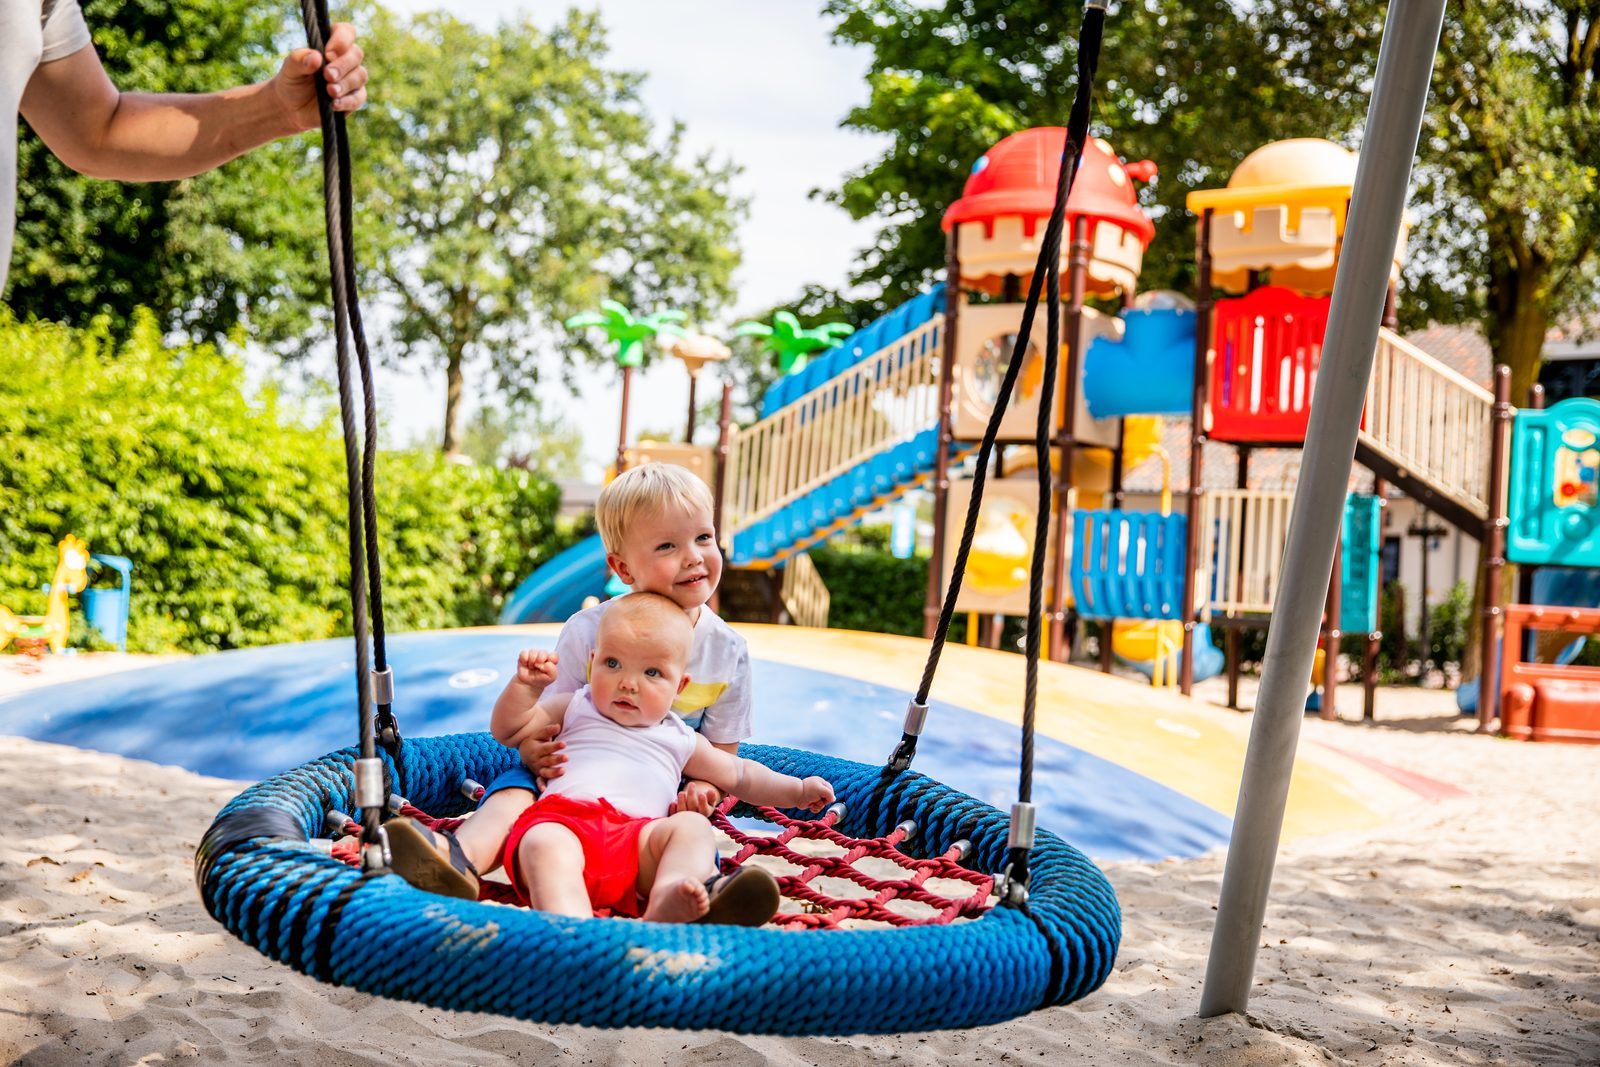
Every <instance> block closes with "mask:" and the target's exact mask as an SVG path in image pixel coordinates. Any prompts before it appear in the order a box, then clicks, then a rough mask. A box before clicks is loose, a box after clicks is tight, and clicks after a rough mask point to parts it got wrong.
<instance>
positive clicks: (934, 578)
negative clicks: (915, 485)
mask: <svg viewBox="0 0 1600 1067" xmlns="http://www.w3.org/2000/svg"><path fill="white" fill-rule="evenodd" d="M958 229H959V228H958V227H951V229H950V238H949V240H948V241H946V242H945V259H944V327H943V329H944V344H943V345H942V346H941V351H940V355H939V433H938V436H937V440H938V444H939V451H938V453H937V454H936V455H935V456H934V458H933V546H932V551H931V552H930V553H929V555H928V598H927V601H926V602H925V603H924V604H923V607H922V636H923V637H925V638H928V639H929V640H932V638H933V635H934V631H936V630H938V628H939V612H940V610H941V609H942V608H943V607H944V549H945V544H944V524H945V514H944V512H945V498H946V497H947V496H948V495H949V493H950V443H951V441H952V440H954V437H953V435H952V434H951V430H950V400H951V394H952V392H953V390H954V384H955V362H956V320H957V318H958V317H959V315H960V313H961V240H960V237H959V234H958Z"/></svg>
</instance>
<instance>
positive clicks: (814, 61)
mask: <svg viewBox="0 0 1600 1067" xmlns="http://www.w3.org/2000/svg"><path fill="white" fill-rule="evenodd" d="M387 3H388V6H389V7H390V8H392V9H394V10H396V11H399V12H402V13H407V14H409V13H414V12H416V11H422V10H430V9H433V10H438V9H442V10H446V11H449V12H451V13H452V14H454V15H456V16H457V17H459V18H462V19H463V20H467V21H471V22H474V23H476V24H478V25H481V26H484V27H489V26H493V25H494V24H496V23H497V22H500V21H503V20H505V19H507V18H510V17H515V16H518V15H520V14H522V13H525V12H531V13H532V15H533V18H534V21H535V23H536V24H538V25H540V26H550V25H553V24H554V23H556V22H558V21H559V20H560V19H561V18H562V17H563V15H564V14H565V12H566V11H567V10H568V9H569V8H570V7H572V6H578V7H582V8H584V9H586V10H598V11H599V12H600V15H601V19H602V21H603V23H604V25H605V26H606V28H607V30H608V31H609V35H610V38H609V39H610V44H611V60H610V65H611V66H612V67H614V68H617V69H626V70H633V71H637V72H640V73H643V74H645V75H647V77H646V80H645V82H644V85H643V86H642V88H641V91H640V95H641V98H642V100H643V102H644V105H645V107H646V109H647V110H648V111H649V112H650V114H651V116H652V118H653V119H654V120H655V123H656V125H657V126H658V127H659V126H665V125H666V124H667V123H669V122H670V121H671V120H673V119H678V120H680V121H681V122H683V123H684V125H685V127H686V131H685V140H686V147H687V148H688V150H690V151H695V152H698V151H703V150H708V149H709V150H710V151H712V152H714V153H715V154H716V155H717V156H719V157H721V158H725V159H731V160H732V161H734V162H735V163H737V164H739V165H740V166H741V167H742V168H743V169H744V172H743V174H741V175H740V177H739V178H738V179H737V181H736V182H735V190H736V192H737V193H738V194H739V195H741V196H743V197H744V198H746V199H747V200H748V201H749V214H748V217H747V218H746V220H745V222H744V224H743V226H742V227H741V230H740V233H739V243H740V246H741V249H742V252H743V257H744V265H743V267H742V268H741V269H740V270H739V272H738V273H737V274H736V275H735V278H734V281H735V285H736V288H737V298H736V299H735V301H734V304H733V306H732V309H731V311H732V312H733V313H734V314H735V315H737V314H738V313H740V312H752V313H753V312H756V311H759V310H762V309H764V308H766V307H769V306H771V305H773V304H775V303H778V302H780V301H783V300H787V299H789V298H790V297H792V296H794V295H796V294H797V293H798V292H799V290H800V287H801V286H802V285H804V284H805V283H806V282H820V283H823V284H829V285H841V284H843V283H844V281H845V278H846V276H847V275H848V274H849V273H850V271H851V268H852V265H853V262H854V260H855V257H856V254H857V252H859V250H860V249H861V248H863V247H865V246H866V245H867V244H868V243H870V241H871V238H872V235H873V233H874V230H875V227H874V226H873V225H872V224H870V222H868V223H858V222H855V221H853V220H852V219H851V218H850V217H849V216H848V215H847V214H845V213H844V212H843V211H842V210H840V209H839V208H837V207H834V206H832V205H830V204H826V203H823V202H821V201H818V200H813V199H811V198H810V197H809V196H808V193H809V192H810V191H811V190H812V189H814V188H819V187H821V188H833V187H837V185H838V184H839V180H840V178H841V177H842V176H843V175H844V174H845V173H847V172H849V171H851V170H854V169H855V168H857V167H859V166H860V165H861V164H863V163H865V162H867V161H869V160H871V159H874V158H876V157H877V156H878V155H879V154H881V153H882V151H883V149H884V148H885V147H886V139H884V138H881V137H878V136H876V135H874V136H868V135H864V134H860V133H856V132H853V131H846V130H841V129H840V128H839V122H840V120H841V119H842V118H843V117H844V116H845V114H846V113H847V112H848V111H849V110H850V109H851V108H852V107H854V106H856V105H857V104H859V103H863V102H865V100H866V95H867V87H866V77H865V75H866V70H867V65H868V60H869V56H868V54H867V53H866V52H865V51H864V50H861V49H854V48H845V47H841V46H837V45H834V44H832V43H831V41H830V38H829V32H828V30H829V27H828V23H827V22H826V21H825V20H824V19H822V18H821V16H820V15H819V14H818V9H819V7H820V6H821V5H820V3H818V2H817V0H805V2H796V0H736V2H732V0H720V2H710V0H668V2H662V0H586V2H582V3H578V4H576V5H572V4H565V3H561V4H555V3H548V2H547V3H537V2H535V3H526V2H524V3H517V2H511V0H387ZM372 91H373V92H374V93H375V94H381V93H382V91H383V88H382V84H381V82H375V83H374V85H373V90H372ZM357 165H359V161H357ZM358 225H359V223H358ZM708 378H710V373H709V372H708V373H707V374H703V375H702V381H701V386H700V396H701V398H702V399H703V398H705V397H708V396H710V395H712V394H713V393H714V391H715V390H716V389H717V388H718V385H717V384H716V383H715V382H714V381H709V380H707V379H708ZM468 385H469V392H470V386H471V385H472V383H471V381H469V383H468ZM379 386H380V389H381V390H382V394H383V400H384V407H383V408H382V409H381V410H383V411H384V412H385V415H384V422H385V425H386V429H387V436H388V437H389V439H390V440H393V441H397V442H401V443H407V442H410V441H412V440H415V439H418V438H424V439H427V440H430V441H437V439H438V436H439V434H440V432H441V430H442V426H443V413H444V377H443V371H442V370H439V371H435V372H433V373H432V374H431V375H427V376H422V375H417V374H409V373H401V372H398V371H396V370H394V369H392V368H385V369H384V370H383V371H381V372H380V380H379ZM556 388H560V387H559V386H556ZM633 395H634V396H635V397H636V398H645V397H647V398H649V399H648V406H647V407H646V406H645V405H644V404H641V403H640V402H639V401H637V400H636V401H635V403H634V412H633V414H632V417H631V418H630V420H629V421H630V424H631V426H632V427H633V429H634V430H635V432H637V430H638V429H639V428H641V427H642V428H647V429H665V428H668V427H675V426H681V425H682V422H683V418H684V412H685V409H686V407H687V402H688V378H687V375H686V374H685V373H684V371H683V368H682V364H680V363H678V361H676V360H665V359H663V360H660V361H659V362H658V363H657V364H656V366H654V367H652V368H651V369H650V370H649V371H648V372H646V373H645V374H644V375H643V376H642V380H641V381H639V382H638V383H637V384H636V388H635V391H634V393H633ZM566 399H568V400H569V401H570V403H569V404H568V406H567V408H566V413H567V416H568V418H569V419H570V420H571V421H572V422H574V423H576V424H577V425H579V426H580V427H581V428H582V431H583V434H584V454H585V461H586V462H585V467H586V470H585V475H586V476H587V477H589V478H591V479H598V477H599V475H600V472H601V469H602V465H603V464H604V463H606V462H608V461H609V460H610V459H611V458H612V457H613V456H614V455H615V451H616V441H617V415H618V410H617V409H618V404H617V378H616V372H615V371H614V370H611V369H609V368H607V369H604V370H596V371H594V372H591V373H586V374H585V375H584V380H583V382H582V384H581V392H580V394H579V395H576V396H572V395H569V396H568V397H566ZM476 401H477V398H476V397H473V396H469V398H468V403H469V405H472V406H476ZM552 407H557V405H552Z"/></svg>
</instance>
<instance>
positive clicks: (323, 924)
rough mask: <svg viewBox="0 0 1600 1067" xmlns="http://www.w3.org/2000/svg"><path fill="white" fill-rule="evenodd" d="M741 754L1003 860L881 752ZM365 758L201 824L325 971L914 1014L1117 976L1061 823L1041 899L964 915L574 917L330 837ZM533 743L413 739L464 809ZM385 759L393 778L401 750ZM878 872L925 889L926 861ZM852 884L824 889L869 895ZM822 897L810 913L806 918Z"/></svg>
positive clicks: (963, 1010)
mask: <svg viewBox="0 0 1600 1067" xmlns="http://www.w3.org/2000/svg"><path fill="white" fill-rule="evenodd" d="M741 755H744V756H746V757H749V758H751V759H756V760H759V761H760V762H762V763H764V764H766V765H767V766H769V767H772V768H773V769H775V770H779V771H782V772H784V773H786V774H793V775H797V776H805V775H810V774H816V775H821V776H822V777H825V778H827V779H828V780H829V781H830V782H832V783H833V786H834V789H835V792H836V793H837V795H838V797H839V799H840V801H841V802H842V803H843V804H844V805H845V808H846V814H845V816H844V818H843V819H842V820H841V821H840V823H839V825H838V827H837V832H839V833H842V834H844V835H846V836H847V837H849V838H853V839H856V840H857V841H872V840H876V839H883V838H887V837H889V836H890V835H892V834H893V833H894V832H895V830H896V827H897V826H899V825H900V824H901V823H902V822H904V821H905V820H912V821H914V822H915V823H916V827H917V829H916V833H915V835H914V837H913V840H914V841H915V842H917V847H916V848H915V850H914V851H915V853H916V854H917V855H920V856H934V857H937V856H941V855H943V854H945V853H947V852H949V851H950V850H951V849H952V847H953V846H955V845H956V844H957V842H958V841H961V840H968V841H970V842H971V845H972V847H971V858H970V860H969V861H968V862H969V866H970V869H971V870H973V871H986V870H999V869H1000V868H1001V867H1002V866H1003V865H1004V861H1005V853H1006V841H1007V832H1008V819H1007V816H1006V814H1005V813H1003V812H1001V811H998V810H996V809H995V808H993V807H991V806H989V805H988V804H984V803H982V802H980V801H977V800H974V799H972V798H971V797H968V796H966V795H964V794H962V793H960V792H958V791H956V790H954V789H951V788H950V787H948V786H944V785H940V784H939V783H938V782H935V781H933V780H932V779H930V778H927V777H926V776H924V775H921V774H918V773H916V772H914V771H907V772H904V773H902V774H900V775H898V776H897V777H895V778H893V779H892V780H891V781H888V782H887V784H885V776H884V772H883V769H882V768H881V767H873V766H868V765H866V764H862V763H854V762H850V761H846V760H840V759H835V758H832V757H829V756H823V755H818V754H815V753H811V752H802V751H798V750H795V749H787V748H775V747H765V746H755V745H746V746H744V748H743V749H742V750H741ZM355 758H356V754H355V752H354V750H351V749H347V750H343V751H340V752H335V753H331V754H329V755H327V756H324V757H322V758H321V759H318V760H315V761H312V762H311V763H307V764H305V765H303V766H301V767H297V768H295V769H294V770H291V771H288V772H286V773H284V774H280V775H277V776H275V777H273V778H269V779H267V780H266V781H264V782H261V783H260V784H258V785H254V786H252V787H250V788H249V789H247V790H245V791H244V792H243V793H242V794H240V795H239V796H238V797H237V798H235V799H234V800H233V801H232V802H231V803H229V804H228V805H227V807H225V808H224V809H223V811H222V813H221V814H220V815H219V816H218V817H217V820H216V822H215V823H214V824H213V825H212V827H211V829H210V830H209V831H208V832H207V834H206V836H205V839H204V841H202V843H201V846H200V852H199V857H198V861H197V864H196V879H197V881H198V882H199V885H200V891H201V895H202V897H203V899H204V901H205V905H206V908H207V910H208V911H210V912H211V914H212V915H213V916H215V917H216V918H217V920H218V921H220V922H221V923H222V924H223V925H224V926H226V927H227V928H228V929H229V930H230V931H232V932H233V933H234V934H235V935H237V936H238V937H239V938H240V939H241V940H243V941H245V942H247V943H249V944H251V945H254V946H255V947H256V948H258V949H260V950H261V951H262V952H263V953H265V954H266V955H268V956H271V957H272V958H273V959H275V960H278V961H279V962H282V963H287V964H289V965H290V966H292V967H294V968H295V969H296V970H300V971H304V972H305V973H306V974H309V975H311V976H312V977H313V978H317V979H319V980H322V981H326V982H332V983H334V984H337V985H345V986H351V987H354V988H356V989H360V990H362V991H364V992H368V993H374V994H377V995H380V996H386V997H396V998H400V999H405V1000H414V1001H418V1002H421V1003H425V1004H430V1005H433V1006H435V1007H441V1008H453V1009H458V1010H463V1011H486V1012H495V1013H497V1014H503V1015H510V1016H514V1017H517V1018H522V1019H527V1020H530V1021H535V1022H545V1023H582V1024H585V1025H590V1026H661V1027H680V1028H696V1029H698V1028H715V1029H722V1030H731V1031H738V1032H746V1033H757V1032H759V1033H781V1034H823V1033H872V1032H878V1033H891V1032H893V1033H904V1032H908V1031H914V1030H926V1029H933V1028H945V1027H966V1026H980V1025H984V1024H987V1023H994V1022H999V1021H1001V1020H1003V1019H1007V1018H1010V1017H1012V1016H1014V1015H1017V1014H1020V1013H1022V1012H1026V1011H1030V1010H1033V1009H1035V1008H1041V1007H1046V1006H1049V1005H1052V1004H1065V1003H1067V1002H1069V1001H1072V1000H1075V999H1077V998H1078V997H1081V996H1083V995H1085V994H1086V993H1089V992H1091V991H1092V990H1094V989H1095V988H1097V987H1098V986H1099V985H1100V984H1101V983H1102V982H1103V981H1105V978H1106V976H1107V975H1108V974H1109V973H1110V970H1111V966H1112V962H1113V960H1114V958H1115V956H1116V950H1117V944H1118V941H1119V939H1120V936H1121V914H1120V911H1119V909H1118V906H1117V901H1116V896H1115V894H1114V893H1113V891H1112V889H1111V886H1110V884H1109V883H1108V882H1107V881H1106V878H1105V876H1104V875H1103V874H1101V872H1100V871H1099V869H1098V868H1096V867H1095V866H1094V864H1092V863H1091V862H1090V861H1089V860H1088V859H1087V858H1086V857H1085V856H1084V855H1083V854H1082V853H1081V852H1079V851H1078V850H1077V849H1075V848H1073V847H1072V846H1071V845H1068V844H1066V843H1065V842H1063V841H1061V840H1060V839H1059V838H1057V837H1055V836H1054V835H1053V834H1050V833H1048V832H1040V833H1039V835H1038V839H1037V842H1036V844H1035V845H1034V848H1033V850H1032V858H1031V864H1032V879H1031V881H1030V883H1029V886H1028V899H1027V903H1026V905H1024V906H1023V907H1020V908H1019V907H987V901H985V902H984V904H983V905H982V906H983V907H984V908H985V910H983V912H982V914H981V915H980V916H979V917H978V918H976V919H974V920H972V921H964V922H963V921H957V922H953V923H949V924H947V925H935V924H934V923H932V922H920V923H916V924H909V923H908V924H907V925H904V926H900V927H896V928H890V929H851V930H832V931H829V930H817V931H809V930H800V929H781V928H773V927H764V928H760V929H753V930H752V929H747V928H743V927H734V926H703V925H693V924H690V925H669V924H663V923H646V922H641V921H633V920H623V919H569V918H563V917H560V916H554V915H548V914H545V913H543V912H538V911H532V910H529V909H525V908H515V907H506V906H502V905H498V904H493V903H475V902H471V901H460V900H454V899H451V898H447V897H441V896H435V895H433V894H430V893H424V892H422V891H420V890H417V889H413V888H412V887H411V886H409V885H407V884H406V883H405V882H404V881H402V880H401V879H400V878H398V877H391V876H387V875H378V876H375V875H372V874H370V873H366V872H363V871H361V870H358V869H356V868H353V867H351V866H350V865H349V864H347V863H345V862H343V861H341V860H340V859H338V858H336V857H334V856H332V855H330V854H329V853H328V852H327V851H326V850H324V849H323V848H320V847H316V846H314V845H313V844H312V839H313V838H315V837H317V836H318V835H319V834H324V835H325V833H326V831H325V829H324V820H325V817H326V815H327V813H328V812H330V811H335V812H340V811H346V810H349V809H350V807H351V806H352V805H353V797H352V785H353V778H352V767H353V764H354V762H355ZM516 758H517V757H516V753H515V752H513V751H512V750H510V749H507V748H505V747H504V746H502V745H500V744H499V743H498V742H496V741H495V740H494V739H493V738H491V737H490V736H489V735H488V734H487V733H483V734H456V735H451V736H447V737H431V738H414V739H407V740H406V741H404V742H403V747H402V765H403V766H404V768H405V786H406V788H407V790H408V791H409V794H408V798H409V800H410V802H411V804H413V805H415V806H416V807H417V808H419V809H421V810H423V811H426V812H431V813H434V814H436V815H440V816H448V815H453V814H460V813H462V812H465V811H466V810H467V809H468V807H469V806H470V802H469V801H468V800H467V799H466V798H465V797H463V795H462V793H461V790H460V785H461V783H462V782H463V781H464V780H466V779H481V780H484V781H487V780H491V779H492V778H493V777H494V776H495V775H496V774H498V773H499V772H501V771H503V770H506V769H508V768H509V767H510V766H511V765H512V764H513V762H514V761H515V760H516ZM384 764H385V770H386V776H385V777H386V780H392V776H393V772H394V764H393V762H392V760H390V759H388V758H385V759H384ZM739 813H750V814H754V813H753V812H749V809H735V814H739ZM783 814H784V816H785V817H787V818H790V819H793V820H794V821H795V823H796V824H803V823H804V822H805V821H809V820H811V819H812V818H813V817H812V816H809V815H808V814H807V813H803V812H786V813H783ZM801 829H802V832H804V826H803V825H801ZM912 851H913V850H912V849H911V848H909V847H907V848H906V849H905V852H906V853H908V854H909V853H911V852H912ZM913 858H914V857H913ZM782 881H786V882H787V880H786V879H785V880H782ZM985 881H987V879H985ZM880 884H883V885H885V886H886V887H887V888H889V889H891V890H894V891H896V892H898V891H901V890H907V889H911V888H912V886H911V885H910V879H906V880H904V881H902V882H900V883H899V884H896V883H895V882H894V881H889V882H883V883H880ZM785 890H786V892H793V891H794V890H793V889H792V888H791V885H788V884H786V885H785ZM850 899H851V898H844V899H843V900H839V899H834V900H827V898H824V897H821V896H820V895H818V896H817V897H814V898H812V899H810V900H808V901H807V903H809V904H810V905H811V906H812V907H813V908H816V907H823V908H829V907H830V906H831V907H834V908H842V909H843V910H844V911H845V912H846V913H851V912H853V911H854V910H856V909H855V908H853V907H852V905H851V903H850ZM855 899H858V900H865V899H869V898H855ZM819 901H825V903H820V904H819ZM818 914H820V913H819V912H816V911H812V912H802V913H800V914H797V915H795V919H797V920H801V923H796V925H801V924H803V920H804V919H805V918H810V917H812V916H815V915H818Z"/></svg>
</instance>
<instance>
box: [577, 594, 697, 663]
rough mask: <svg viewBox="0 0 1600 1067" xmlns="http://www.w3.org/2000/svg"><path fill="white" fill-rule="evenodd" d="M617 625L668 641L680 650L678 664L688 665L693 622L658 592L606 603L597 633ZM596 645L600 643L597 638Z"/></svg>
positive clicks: (605, 631) (668, 598) (623, 597)
mask: <svg viewBox="0 0 1600 1067" xmlns="http://www.w3.org/2000/svg"><path fill="white" fill-rule="evenodd" d="M618 626H627V627H629V628H630V629H632V630H634V631H635V632H636V633H647V634H652V635H654V636H656V637H667V638H671V639H672V640H673V641H674V642H675V643H676V644H677V645H678V647H679V648H680V649H681V650H682V657H681V661H680V665H681V662H687V660H688V658H689V649H690V647H691V646H693V644H694V623H692V622H690V621H689V614H688V612H686V611H684V610H683V608H681V607H679V606H678V605H677V604H676V603H675V602H674V601H673V600H672V598H671V597H666V596H662V595H661V594H660V593H642V592H641V593H628V594H627V595H625V596H619V597H617V598H616V599H615V600H613V601H611V602H610V603H608V604H607V605H606V610H605V613H604V614H602V615H601V616H600V630H599V632H600V633H608V632H610V631H611V630H612V629H614V628H615V627H618ZM595 643H596V645H598V644H599V641H598V635H597V640H596V642H595Z"/></svg>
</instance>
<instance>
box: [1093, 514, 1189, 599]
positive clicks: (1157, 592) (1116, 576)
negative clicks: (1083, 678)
mask: <svg viewBox="0 0 1600 1067" xmlns="http://www.w3.org/2000/svg"><path fill="white" fill-rule="evenodd" d="M1074 525H1075V527H1076V536H1075V539H1074V541H1073V553H1072V595H1073V600H1074V603H1075V605H1076V607H1077V611H1078V614H1079V615H1081V616H1083V617H1084V618H1087V619H1181V618H1182V617H1183V610H1182V604H1183V553H1184V539H1185V537H1186V536H1187V532H1188V528H1189V520H1188V518H1187V517H1186V516H1183V515H1159V514H1156V513H1155V512H1130V511H1118V510H1116V509H1096V510H1092V511H1079V512H1078V513H1077V515H1076V516H1075V523H1074Z"/></svg>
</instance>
